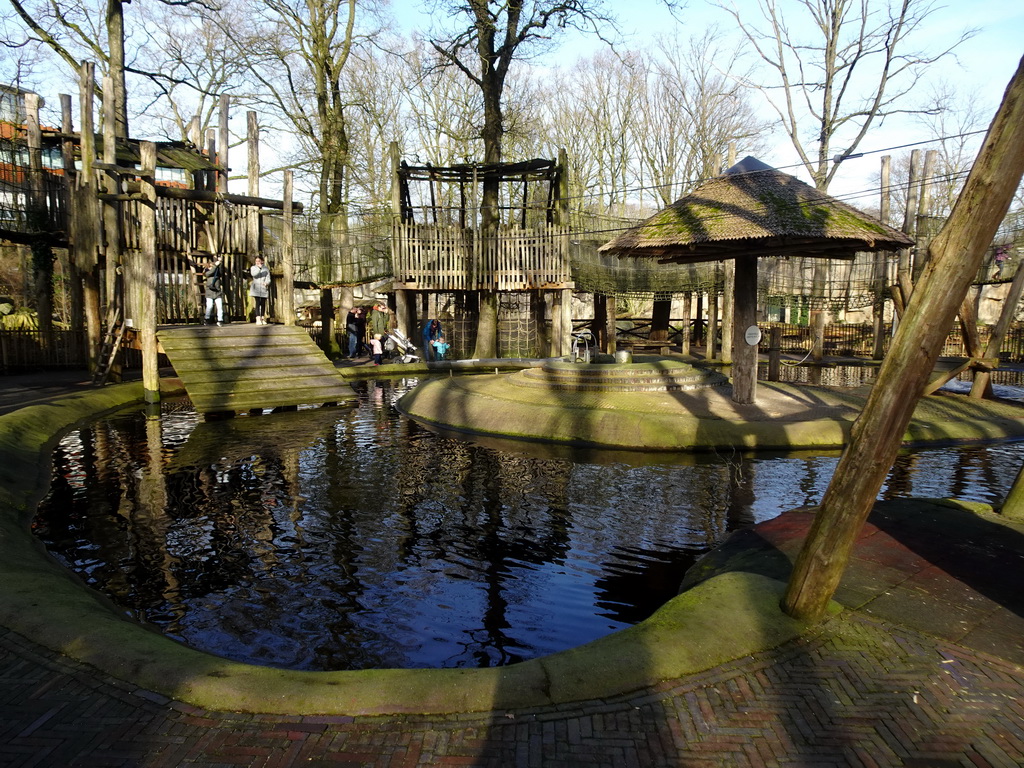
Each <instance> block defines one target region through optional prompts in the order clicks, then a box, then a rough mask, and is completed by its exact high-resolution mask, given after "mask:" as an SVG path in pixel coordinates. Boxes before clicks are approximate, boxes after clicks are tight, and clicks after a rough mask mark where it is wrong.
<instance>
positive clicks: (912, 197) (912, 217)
mask: <svg viewBox="0 0 1024 768" xmlns="http://www.w3.org/2000/svg"><path fill="white" fill-rule="evenodd" d="M920 177H921V150H919V149H915V150H913V151H912V152H911V153H910V175H909V177H908V178H907V209H906V211H904V214H903V232H905V233H906V234H908V235H910V236H911V237H913V234H914V228H915V226H916V225H917V201H918V194H917V193H918V189H919V187H920ZM913 255H914V254H913V249H912V248H904V249H902V250H901V251H900V263H899V268H898V270H897V272H896V277H897V280H898V282H899V286H900V293H901V294H902V295H903V306H904V307H908V306H910V297H911V295H912V294H913V292H914V276H913V264H912V257H913Z"/></svg>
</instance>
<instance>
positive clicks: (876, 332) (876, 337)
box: [871, 155, 892, 360]
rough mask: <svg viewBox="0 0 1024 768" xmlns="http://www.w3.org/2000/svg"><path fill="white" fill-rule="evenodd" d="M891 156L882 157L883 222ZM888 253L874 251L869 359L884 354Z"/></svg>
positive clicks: (880, 208) (880, 213)
mask: <svg viewBox="0 0 1024 768" xmlns="http://www.w3.org/2000/svg"><path fill="white" fill-rule="evenodd" d="M891 169H892V158H890V157H889V155H886V156H885V157H883V158H882V170H881V180H882V184H881V187H882V197H881V200H880V201H879V204H878V218H879V219H880V220H881V222H882V223H883V224H888V223H889V199H890V195H889V183H890V178H891V175H892V170H891ZM888 256H889V255H888V253H886V252H885V251H876V252H875V265H874V272H875V274H874V293H875V300H874V304H873V306H872V328H871V331H872V336H873V344H872V346H871V359H872V360H881V359H882V357H883V356H884V355H885V298H886V288H887V283H888V280H887V278H888V275H887V271H888V270H887V269H886V267H887V265H888V263H889V258H888Z"/></svg>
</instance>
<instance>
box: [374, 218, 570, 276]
mask: <svg viewBox="0 0 1024 768" xmlns="http://www.w3.org/2000/svg"><path fill="white" fill-rule="evenodd" d="M392 259H393V263H394V273H395V284H396V287H404V288H413V289H417V290H442V291H451V290H456V291H458V290H477V289H490V290H499V291H520V290H528V289H536V288H563V287H570V285H569V284H570V280H571V277H570V274H569V230H568V229H567V228H565V227H553V226H542V227H538V228H533V229H510V228H502V229H501V230H499V232H498V234H497V235H496V236H493V237H480V236H478V233H475V232H474V231H473V230H468V229H462V228H460V227H446V226H441V225H427V224H401V223H399V224H395V225H394V229H393V249H392Z"/></svg>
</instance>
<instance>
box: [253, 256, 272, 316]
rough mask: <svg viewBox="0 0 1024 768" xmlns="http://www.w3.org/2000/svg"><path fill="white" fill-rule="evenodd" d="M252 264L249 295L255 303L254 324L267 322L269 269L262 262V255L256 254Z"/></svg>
mask: <svg viewBox="0 0 1024 768" xmlns="http://www.w3.org/2000/svg"><path fill="white" fill-rule="evenodd" d="M254 262H255V263H254V264H253V265H252V266H251V267H249V274H250V275H252V282H251V283H250V284H249V295H250V296H252V298H253V301H254V303H255V304H256V325H266V324H267V297H268V296H269V295H270V270H269V269H267V267H266V265H265V264H264V263H263V257H262V256H257V257H256V259H255V260H254Z"/></svg>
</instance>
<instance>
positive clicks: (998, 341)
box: [971, 267, 1024, 397]
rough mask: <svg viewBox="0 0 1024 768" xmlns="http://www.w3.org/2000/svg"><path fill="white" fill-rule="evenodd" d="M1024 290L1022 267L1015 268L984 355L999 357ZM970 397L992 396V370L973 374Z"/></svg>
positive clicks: (983, 370)
mask: <svg viewBox="0 0 1024 768" xmlns="http://www.w3.org/2000/svg"><path fill="white" fill-rule="evenodd" d="M1022 290H1024V269H1021V268H1019V267H1018V268H1017V272H1016V274H1014V276H1013V282H1012V283H1010V291H1009V293H1007V294H1006V301H1005V302H1004V303H1003V310H1002V312H1000V313H999V320H997V321H996V324H995V327H994V328H993V329H992V335H991V336H989V339H988V346H987V347H986V349H985V357H988V358H995V359H998V358H999V350H1000V349H1001V348H1002V346H1003V339H1005V338H1006V332H1007V331H1008V330H1010V323H1012V322H1013V318H1014V316H1015V315H1016V314H1017V304H1018V303H1020V296H1021V291H1022ZM971 397H992V371H990V370H988V369H982V370H979V371H977V372H976V373H975V374H974V382H973V383H972V384H971Z"/></svg>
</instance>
